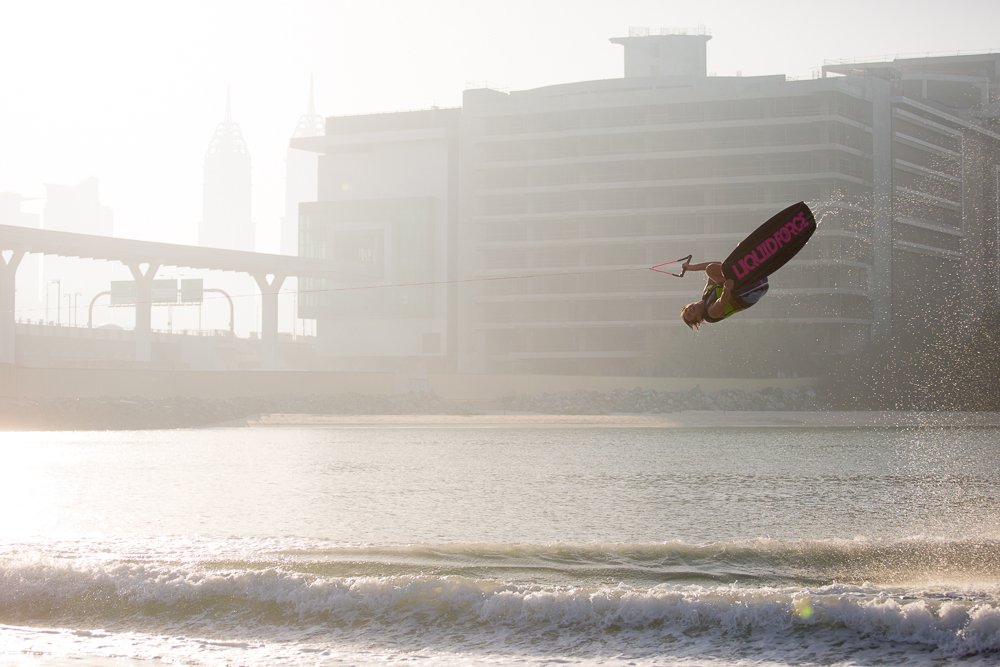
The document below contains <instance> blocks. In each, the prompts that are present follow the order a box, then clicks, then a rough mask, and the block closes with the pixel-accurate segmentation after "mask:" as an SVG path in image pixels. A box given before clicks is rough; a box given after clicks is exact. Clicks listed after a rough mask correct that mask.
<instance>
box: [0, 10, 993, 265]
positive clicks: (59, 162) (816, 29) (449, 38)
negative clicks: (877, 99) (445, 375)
mask: <svg viewBox="0 0 1000 667" xmlns="http://www.w3.org/2000/svg"><path fill="white" fill-rule="evenodd" d="M630 26H640V27H649V28H660V27H666V28H687V29H695V28H697V27H698V26H704V27H705V28H706V29H707V30H708V31H709V32H710V33H711V34H712V40H711V41H710V42H709V43H708V70H709V72H710V73H714V74H718V75H720V76H722V75H734V74H736V73H737V72H741V73H742V74H743V75H745V76H747V75H756V74H779V73H783V74H787V75H789V76H796V77H809V76H812V74H813V73H814V72H815V71H817V70H818V69H819V68H820V67H821V66H822V65H823V64H824V62H826V61H830V60H841V59H875V58H886V57H888V58H891V57H894V56H896V55H901V56H919V55H925V54H937V55H941V54H947V53H955V52H958V51H961V52H984V51H1000V30H998V26H1000V0H952V1H951V2H947V3H946V2H943V0H937V1H933V2H932V1H929V0H842V1H841V2H839V3H838V2H832V3H831V2H818V1H815V0H767V1H764V0H692V1H686V0H684V1H673V0H286V1H279V0H273V1H270V0H269V1H266V2H265V1H262V0H243V1H238V0H167V1H152V0H0V192H2V191H10V192H18V193H21V194H23V195H25V196H29V197H39V196H41V195H42V194H43V192H44V188H43V184H44V183H65V184H75V183H77V182H79V181H80V180H81V179H83V178H86V177H88V176H97V177H99V178H100V180H101V190H102V199H103V201H104V203H106V204H108V205H109V206H111V208H112V209H113V210H114V215H115V229H116V235H118V236H125V237H132V238H142V239H150V240H159V241H170V242H177V243H194V242H195V239H196V238H197V223H198V220H199V218H200V216H201V194H202V193H201V183H202V162H203V159H204V154H205V150H206V148H207V147H208V143H209V140H210V138H211V136H212V133H213V131H214V129H215V126H216V125H217V124H218V123H219V122H220V121H221V120H222V118H223V114H224V110H225V95H226V87H227V86H230V87H231V89H232V97H233V118H234V120H235V121H236V122H237V123H239V124H240V126H241V128H242V130H243V135H244V137H245V139H246V140H247V143H248V145H249V149H250V154H251V158H252V160H253V183H254V193H253V197H254V200H253V210H254V219H255V220H256V222H257V224H258V238H259V239H261V241H263V242H264V243H265V244H273V247H271V246H265V247H263V248H261V249H264V250H272V249H274V248H276V244H277V238H278V224H279V222H278V221H279V218H280V217H281V215H282V214H283V207H284V204H283V197H284V186H283V180H282V179H283V178H284V156H285V149H286V147H287V142H288V139H289V138H290V136H291V133H292V130H293V129H294V127H295V123H296V121H297V119H298V117H299V116H300V115H301V114H302V113H304V112H305V110H306V102H307V94H308V85H309V77H310V75H313V76H314V77H315V80H316V99H317V108H318V111H319V112H320V113H321V114H323V115H326V116H329V115H341V114H352V113H368V112H386V111H399V110H408V109H419V108H427V107H430V106H433V105H437V106H442V107H447V106H458V105H459V104H460V103H461V93H462V90H463V89H464V88H469V87H475V86H478V85H482V84H484V83H485V84H488V85H490V86H491V87H497V88H503V89H509V90H521V89H526V88H533V87H538V86H544V85H549V84H553V83H563V82H568V81H580V80H587V79H604V78H615V77H618V76H621V73H622V49H621V47H620V46H616V45H613V44H611V43H609V42H608V39H609V38H611V37H616V36H623V35H626V34H627V33H628V29H629V27H630ZM36 207H37V203H36Z"/></svg>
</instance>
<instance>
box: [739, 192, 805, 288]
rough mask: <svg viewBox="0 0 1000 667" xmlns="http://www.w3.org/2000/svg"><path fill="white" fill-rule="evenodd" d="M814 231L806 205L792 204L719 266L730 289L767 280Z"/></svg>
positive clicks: (799, 248)
mask: <svg viewBox="0 0 1000 667" xmlns="http://www.w3.org/2000/svg"><path fill="white" fill-rule="evenodd" d="M815 231H816V217H815V216H814V215H813V212H812V211H810V210H809V207H808V206H806V204H805V202H799V203H797V204H792V205H791V206H789V207H788V208H786V209H785V210H783V211H781V212H779V213H776V214H775V215H774V216H772V217H771V219H770V220H768V221H767V222H765V223H764V224H762V225H761V226H760V227H758V228H757V229H755V230H754V232H753V233H752V234H750V236H748V237H746V239H744V240H743V242H742V243H740V244H739V245H738V246H736V249H735V250H733V252H732V253H730V255H729V257H727V258H726V259H725V261H723V262H722V272H723V273H724V274H725V275H726V277H727V278H730V279H731V280H732V281H733V287H734V288H735V289H739V288H740V287H741V286H743V285H747V284H750V283H752V282H755V281H758V280H760V279H761V278H764V277H765V276H769V275H771V274H772V273H774V272H775V271H777V270H778V269H780V268H781V267H782V266H784V265H785V263H786V262H788V260H790V259H791V258H792V257H794V256H795V254H796V253H797V252H798V251H799V250H801V249H802V247H803V246H804V245H805V244H806V242H807V241H808V240H809V238H810V237H811V236H812V235H813V232H815Z"/></svg>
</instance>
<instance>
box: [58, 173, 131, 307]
mask: <svg viewBox="0 0 1000 667" xmlns="http://www.w3.org/2000/svg"><path fill="white" fill-rule="evenodd" d="M42 228H43V229H52V230H57V231H63V232H76V233H78V234H94V235H97V236H113V235H114V216H113V213H112V211H111V209H110V208H109V207H108V206H106V205H104V204H103V203H101V192H100V183H99V181H98V179H96V178H88V179H85V180H83V181H81V182H80V183H79V184H78V185H58V184H46V186H45V206H44V208H43V210H42ZM41 262H42V282H43V300H44V301H45V303H46V307H45V318H44V319H46V320H47V321H52V322H57V323H59V324H64V325H66V324H71V325H79V324H80V322H81V319H82V318H81V313H83V315H84V317H85V315H86V307H87V304H88V303H90V301H91V300H92V299H93V298H94V297H95V296H97V295H98V294H100V293H101V292H104V291H106V290H107V289H108V288H109V284H110V280H111V273H112V267H111V266H110V265H107V264H103V263H102V264H98V265H96V266H95V265H94V263H91V262H86V261H85V260H79V259H76V258H72V257H56V256H51V255H50V256H44V257H42V258H41Z"/></svg>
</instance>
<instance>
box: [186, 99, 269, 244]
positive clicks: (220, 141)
mask: <svg viewBox="0 0 1000 667" xmlns="http://www.w3.org/2000/svg"><path fill="white" fill-rule="evenodd" d="M254 237H255V234H254V226H253V220H252V219H251V217H250V152H249V151H248V150H247V145H246V142H245V141H244V140H243V133H242V132H240V126H239V125H237V124H236V123H234V122H233V118H232V105H231V103H230V98H229V94H228V93H227V95H226V119H225V120H224V121H222V122H221V123H219V125H218V127H216V128H215V135H214V136H213V137H212V143H211V144H209V146H208V152H207V153H206V154H205V182H204V190H203V206H202V219H201V225H200V227H199V228H198V243H199V245H202V246H207V247H212V248H229V249H232V250H251V251H252V250H254Z"/></svg>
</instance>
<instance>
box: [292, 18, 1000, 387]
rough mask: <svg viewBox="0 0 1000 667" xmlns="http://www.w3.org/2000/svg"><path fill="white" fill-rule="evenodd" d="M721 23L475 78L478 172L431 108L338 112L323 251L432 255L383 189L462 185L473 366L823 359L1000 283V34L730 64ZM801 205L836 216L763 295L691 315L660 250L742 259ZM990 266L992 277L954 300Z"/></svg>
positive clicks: (469, 148) (459, 291)
mask: <svg viewBox="0 0 1000 667" xmlns="http://www.w3.org/2000/svg"><path fill="white" fill-rule="evenodd" d="M708 41H709V38H708V36H707V35H703V34H699V35H687V34H685V35H674V34H651V33H649V32H648V31H643V32H635V33H633V34H631V35H629V37H625V38H616V39H613V40H612V42H613V43H615V44H620V45H622V46H623V47H624V50H625V53H624V55H625V76H624V77H623V78H619V79H611V80H599V81H583V82H576V83H569V84H561V85H554V86H548V87H544V88H538V89H533V90H525V91H515V92H511V93H503V92H499V91H494V90H488V89H481V90H468V91H466V92H465V95H464V101H463V107H462V109H460V110H449V112H448V113H449V114H452V115H454V116H455V117H456V119H457V120H456V121H455V122H456V123H458V125H457V127H458V132H459V137H458V140H457V145H458V148H457V150H452V149H450V148H448V146H449V144H448V143H446V142H443V141H442V142H440V143H438V144H437V148H436V149H435V150H436V151H437V155H438V156H444V155H446V154H447V155H449V156H450V157H449V160H448V163H447V164H448V165H449V166H448V169H457V173H458V174H460V178H456V179H454V180H451V181H449V180H447V179H445V178H444V177H443V174H445V173H446V172H447V171H448V170H446V169H444V168H443V167H442V168H439V165H441V164H442V163H441V161H440V159H438V160H437V161H432V160H431V159H430V157H429V155H430V154H431V153H430V152H429V151H430V146H432V144H431V143H429V142H431V141H432V140H431V139H430V137H431V135H430V134H428V133H429V132H430V131H431V130H430V128H429V127H427V120H426V119H427V118H428V116H427V114H429V113H431V112H414V113H410V114H386V115H383V116H358V117H351V118H338V119H331V120H330V122H328V125H327V137H326V139H325V143H323V145H322V147H320V146H319V145H318V144H317V145H316V147H315V149H316V150H321V151H323V152H324V155H323V156H322V157H321V161H320V171H319V193H318V198H319V200H320V201H319V203H317V204H307V205H304V206H303V209H302V210H303V212H305V211H307V210H308V212H309V216H308V219H307V220H303V221H302V222H301V223H300V229H302V230H308V234H307V235H306V236H305V237H304V238H303V239H302V241H301V242H302V247H303V248H304V249H306V248H308V252H309V253H324V252H326V253H334V254H336V253H338V252H345V248H353V247H354V246H352V245H351V243H349V242H346V241H345V242H343V243H337V242H333V241H331V238H332V237H330V236H323V235H324V234H331V233H333V232H332V231H331V230H334V229H336V230H339V233H341V234H346V233H350V234H353V235H354V236H358V235H359V234H360V235H363V234H362V230H367V231H365V232H364V233H368V234H369V236H367V237H365V238H366V239H368V241H371V242H372V244H374V245H372V248H370V249H368V250H364V252H370V253H372V256H373V257H374V258H376V259H377V261H378V263H379V264H380V265H381V266H384V268H385V273H386V275H390V274H392V275H395V276H398V275H399V274H398V269H399V267H400V266H401V264H400V263H401V262H403V261H406V260H408V258H409V257H411V255H410V254H409V253H402V254H400V253H398V252H388V251H379V250H378V249H377V248H385V247H388V246H387V244H386V242H385V241H384V240H379V239H383V237H384V233H383V237H379V236H378V235H377V234H375V235H374V236H372V235H371V234H374V232H373V231H372V230H373V229H374V228H375V227H376V226H378V225H383V226H384V225H385V224H387V223H386V222H385V221H386V220H387V219H388V218H390V217H391V216H389V214H388V213H386V212H385V209H386V207H387V206H390V202H392V201H393V200H394V199H395V198H396V197H398V196H399V193H400V191H401V190H402V189H405V188H404V187H403V185H404V184H408V183H412V182H426V181H427V180H428V179H431V178H433V179H435V180H436V182H437V183H438V184H439V185H437V186H435V187H437V188H438V189H439V190H440V188H441V187H442V186H441V184H444V183H448V184H449V188H456V189H457V193H456V195H455V197H456V201H457V207H458V208H457V214H456V216H455V218H454V224H453V225H452V227H451V228H452V230H453V231H452V232H450V237H451V239H452V242H451V243H449V244H448V245H447V251H448V254H447V257H448V258H449V261H450V262H451V263H450V264H446V263H444V262H443V261H442V260H439V259H438V258H437V257H436V256H435V257H434V259H433V262H434V264H435V265H438V266H440V267H442V268H443V267H445V266H449V267H450V268H449V272H447V273H446V275H449V276H451V277H454V278H459V279H461V280H462V282H461V283H460V284H459V285H458V286H457V287H455V297H454V300H453V303H454V304H455V308H454V310H453V311H452V312H450V313H449V316H450V317H452V318H454V321H455V324H454V330H455V331H456V332H457V334H456V336H453V338H455V337H457V338H458V343H456V344H455V346H454V347H455V349H456V350H457V352H456V354H457V357H456V367H457V368H459V369H460V370H463V371H468V372H491V373H551V374H575V375H663V376H670V375H689V376H706V375H720V376H739V375H744V376H760V375H771V374H774V373H775V372H776V369H778V368H780V369H781V372H785V373H787V372H792V373H796V374H814V373H819V372H822V370H823V369H825V368H829V367H830V363H831V361H835V360H836V358H837V356H838V355H842V354H845V353H849V352H852V351H854V350H857V349H859V348H862V347H864V346H866V345H868V344H870V343H872V342H873V341H877V340H879V339H881V338H884V337H887V336H890V335H891V334H892V333H893V331H894V328H895V329H896V330H898V329H899V328H900V327H910V326H916V325H918V324H920V325H922V324H923V323H927V321H928V318H934V317H936V318H938V319H945V318H948V317H961V316H962V313H961V312H957V311H956V308H958V309H959V310H961V311H962V312H964V313H966V314H967V313H968V312H969V311H970V310H974V309H975V308H976V307H979V306H977V305H976V304H980V302H981V301H982V300H983V299H989V298H995V297H996V289H997V288H998V287H1000V257H998V245H1000V241H998V219H1000V211H998V204H997V201H998V189H1000V128H998V127H997V123H996V117H997V114H996V110H997V105H998V102H1000V54H983V55H976V56H952V57H946V58H920V59H912V60H895V61H892V62H884V63H860V64H858V63H855V64H846V65H831V66H828V67H826V68H824V70H823V72H822V76H817V77H816V78H813V79H807V80H789V79H788V78H787V77H785V76H784V75H771V76H753V77H742V76H736V77H717V76H708V75H707V74H706V66H705V62H706V55H705V49H706V44H707V42H708ZM438 136H440V135H438ZM419 137H422V139H421V141H423V144H422V148H421V149H420V152H417V151H416V148H415V147H416V146H417V145H418V144H417V143H416V140H417V138H419ZM407 151H412V152H410V153H407ZM401 154H406V155H412V156H414V157H415V158H416V159H410V160H404V159H399V156H400V155H401ZM386 174H388V175H389V176H388V179H387V180H386V179H384V178H382V177H383V176H384V175H386ZM358 184H361V185H360V187H358ZM389 184H391V185H389ZM440 191H442V192H443V191H444V190H440ZM362 199H363V200H364V201H365V202H366V203H365V206H366V207H367V213H363V212H362V211H361V210H360V209H359V208H358V206H359V205H360V204H359V203H358V201H357V200H362ZM345 200H352V201H351V203H348V202H347V201H345ZM797 201H805V202H807V203H808V204H810V206H812V208H813V209H814V211H815V212H816V214H817V217H818V219H819V221H820V227H819V230H818V232H817V233H816V235H815V236H814V237H813V239H812V240H811V241H810V243H809V244H808V245H807V246H806V248H805V249H804V250H803V251H802V252H801V253H800V254H799V255H798V256H797V257H796V258H795V259H794V260H793V261H792V262H790V263H789V264H788V265H787V266H786V267H784V268H782V270H781V271H780V272H779V273H778V274H776V275H775V276H774V277H773V279H772V281H771V290H770V292H769V293H768V295H767V296H766V298H764V299H763V300H761V302H760V303H759V304H757V305H756V306H754V307H753V308H752V309H750V310H748V311H747V312H745V313H741V314H740V315H739V316H738V317H734V318H732V319H731V320H727V322H726V324H725V325H724V326H707V327H703V329H702V330H701V331H700V332H699V333H698V334H697V335H694V334H692V333H691V332H689V331H688V330H687V328H686V327H685V326H684V325H683V323H682V322H681V321H680V318H679V315H678V311H679V308H680V306H681V305H682V304H684V303H685V302H688V301H693V300H695V299H697V298H698V297H699V295H700V293H701V288H702V286H703V282H699V279H698V278H697V277H687V278H685V279H683V280H678V279H674V278H670V277H667V276H663V275H661V274H657V273H653V272H650V271H647V270H645V269H646V268H647V267H649V266H651V265H653V264H656V263H659V262H663V261H665V260H671V259H675V258H677V257H682V256H684V255H687V254H689V253H690V254H693V255H694V257H695V258H696V260H709V259H719V260H721V259H723V258H725V257H726V255H728V254H729V252H730V251H731V250H732V248H734V247H735V246H736V244H737V243H738V242H739V241H740V240H742V239H743V238H744V237H745V236H746V235H747V234H748V233H749V232H750V231H751V230H753V229H754V228H755V227H756V226H757V225H759V224H760V223H761V222H762V221H763V220H765V219H766V218H768V217H770V216H771V215H772V214H773V213H775V212H777V211H779V210H781V209H783V208H785V207H786V206H788V205H789V204H791V203H794V202H797ZM338 207H339V208H338ZM399 208H400V210H413V206H412V205H401V206H400V207H399ZM321 212H323V213H322V214H321ZM324 216H325V217H324ZM358 237H359V238H360V236H358ZM345 239H346V237H345ZM359 243H360V241H359ZM361 245H364V244H361ZM369 245H371V244H369ZM366 247H367V246H366ZM358 251H359V252H361V250H360V249H359V250H358ZM328 256H334V255H328ZM518 276H524V277H518ZM983 280H986V283H985V284H987V285H988V286H989V290H986V291H978V292H977V293H976V296H974V297H969V298H968V299H965V298H960V299H956V298H955V295H956V294H960V293H965V292H964V291H963V290H966V291H968V290H970V289H973V288H972V287H970V286H973V285H979V284H982V283H983ZM973 291H975V290H973ZM384 294H386V295H388V294H391V291H386V292H385V293H384ZM359 298H360V297H359ZM385 298H388V297H385ZM324 307H325V306H324ZM963 309H964V310H963ZM320 311H321V312H320V317H324V315H323V314H322V311H323V308H320ZM325 312H327V313H328V315H326V316H328V317H332V318H342V319H344V318H349V317H353V315H348V314H347V313H350V312H352V311H350V310H345V309H343V308H339V309H332V310H326V311H325ZM360 312H361V311H359V313H360ZM386 317H387V318H391V317H394V316H392V315H390V314H387V316H386ZM404 325H405V321H404V320H402V319H399V318H397V319H395V321H394V322H393V324H392V326H391V327H386V328H394V329H397V330H402V328H405V327H404ZM321 335H322V332H321ZM339 349H341V350H342V351H343V352H344V354H345V355H349V354H350V352H349V350H351V349H352V348H351V347H350V346H341V347H340V348H339ZM709 350H710V351H711V352H708V351H709ZM787 359H794V360H795V363H794V365H793V366H791V367H790V366H789V365H788V363H787ZM779 360H784V361H782V363H781V364H780V365H779V364H778V363H777V362H778V361H779Z"/></svg>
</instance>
